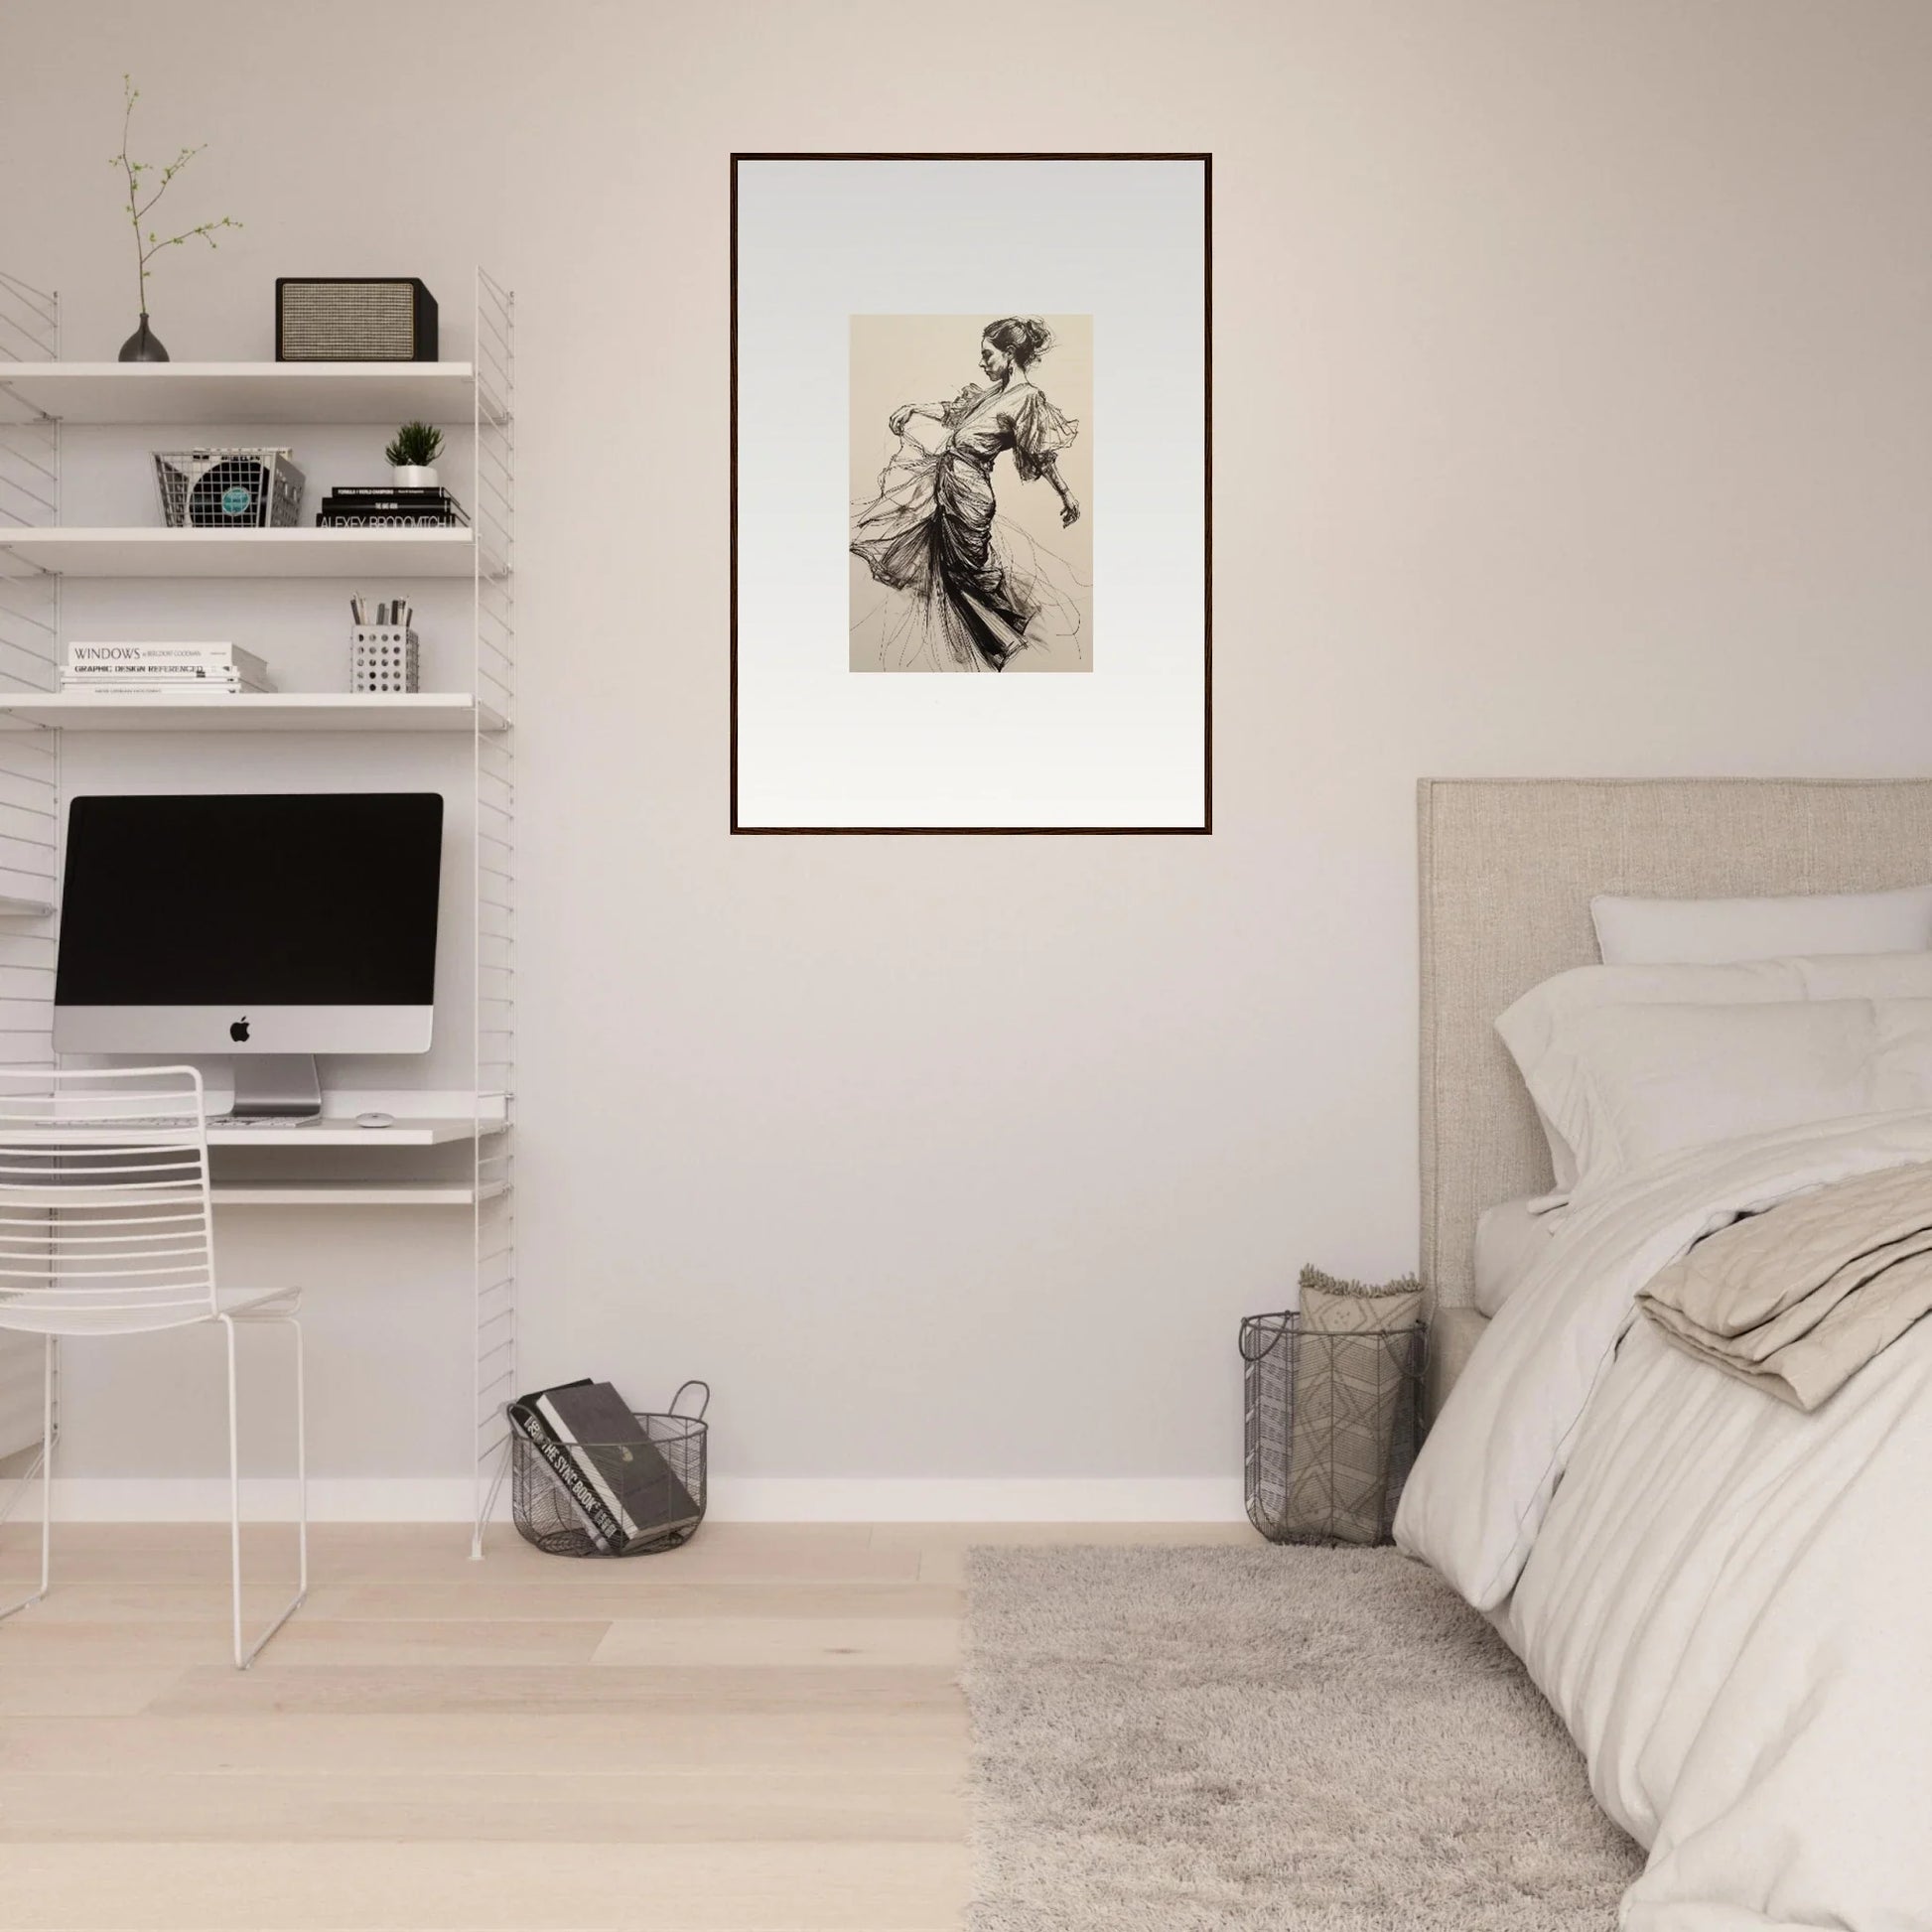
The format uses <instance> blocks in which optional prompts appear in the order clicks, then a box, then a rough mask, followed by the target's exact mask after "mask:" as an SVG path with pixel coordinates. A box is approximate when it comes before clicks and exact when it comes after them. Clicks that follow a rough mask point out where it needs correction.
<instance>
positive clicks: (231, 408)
mask: <svg viewBox="0 0 1932 1932" xmlns="http://www.w3.org/2000/svg"><path fill="white" fill-rule="evenodd" d="M475 389H476V374H475V371H474V369H473V368H472V366H471V365H470V364H469V363H468V362H146V363H143V362H9V363H5V364H0V393H8V394H12V395H14V396H16V397H18V398H19V400H20V401H22V402H23V403H25V404H27V405H28V407H29V408H32V409H38V410H39V411H40V412H41V413H42V414H43V415H47V416H58V417H60V418H61V420H62V421H63V422H67V423H197V424H214V423H376V424H384V425H387V426H389V427H392V428H393V427H394V425H395V424H397V423H401V422H406V421H409V420H411V419H412V418H414V419H420V420H421V421H423V422H429V423H446V424H453V423H458V422H463V423H467V422H469V421H470V419H471V414H472V411H473V408H474V406H475V401H474V399H475Z"/></svg>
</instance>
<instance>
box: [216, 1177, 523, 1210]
mask: <svg viewBox="0 0 1932 1932" xmlns="http://www.w3.org/2000/svg"><path fill="white" fill-rule="evenodd" d="M502 1192H503V1186H502V1183H501V1182H500V1181H497V1182H494V1183H489V1184H486V1185H485V1186H484V1187H483V1194H482V1197H483V1199H484V1200H493V1199H494V1198H495V1197H496V1196H497V1195H498V1194H500V1193H502ZM208 1198H209V1199H210V1200H212V1201H213V1203H214V1205H215V1206H216V1207H474V1206H475V1205H476V1204H477V1199H478V1190H477V1188H476V1187H475V1186H474V1185H473V1184H472V1183H470V1182H469V1181H466V1180H398V1181H377V1180H216V1181H213V1182H211V1183H210V1184H209V1187H208Z"/></svg>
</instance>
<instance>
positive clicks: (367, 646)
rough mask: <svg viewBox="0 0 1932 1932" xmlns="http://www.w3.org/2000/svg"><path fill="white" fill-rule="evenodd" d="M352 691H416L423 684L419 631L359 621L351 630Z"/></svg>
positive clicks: (350, 668)
mask: <svg viewBox="0 0 1932 1932" xmlns="http://www.w3.org/2000/svg"><path fill="white" fill-rule="evenodd" d="M348 688H349V689H350V690H351V691H416V690H420V689H421V688H422V687H421V670H420V660H419V657H418V646H417V642H416V633H415V631H413V630H403V629H400V628H398V627H397V626H396V625H394V624H385V623H357V624H351V625H350V626H349V631H348Z"/></svg>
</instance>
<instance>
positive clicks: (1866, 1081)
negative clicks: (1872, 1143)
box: [1532, 1000, 1932, 1200]
mask: <svg viewBox="0 0 1932 1932" xmlns="http://www.w3.org/2000/svg"><path fill="white" fill-rule="evenodd" d="M1532 1091H1533V1092H1534V1093H1535V1095H1536V1100H1537V1105H1538V1107H1539V1108H1540V1109H1541V1110H1542V1112H1543V1115H1544V1117H1545V1118H1546V1119H1547V1120H1548V1121H1549V1122H1550V1123H1551V1124H1552V1125H1553V1126H1555V1128H1556V1129H1557V1131H1558V1132H1559V1133H1561V1134H1562V1135H1563V1137H1564V1139H1565V1140H1566V1142H1567V1143H1568V1144H1569V1146H1570V1148H1571V1150H1572V1151H1573V1153H1574V1155H1575V1157H1576V1161H1577V1177H1576V1180H1575V1182H1574V1183H1573V1185H1572V1188H1571V1198H1572V1199H1573V1200H1581V1199H1583V1198H1584V1197H1585V1196H1587V1195H1588V1194H1591V1193H1594V1192H1596V1191H1598V1190H1599V1189H1601V1188H1603V1187H1605V1186H1607V1185H1609V1184H1610V1183H1611V1182H1612V1181H1614V1180H1617V1179H1619V1178H1620V1177H1621V1176H1622V1175H1624V1174H1626V1173H1630V1172H1631V1171H1632V1170H1633V1169H1636V1168H1640V1167H1644V1166H1647V1165H1648V1164H1649V1163H1651V1162H1653V1161H1657V1160H1660V1159H1662V1158H1663V1157H1664V1156H1665V1155H1668V1154H1675V1153H1678V1152H1680V1151H1681V1150H1683V1149H1685V1148H1693V1147H1709V1146H1712V1145H1714V1144H1716V1143H1717V1142H1720V1141H1731V1140H1736V1139H1738V1138H1740V1137H1741V1136H1743V1135H1747V1134H1765V1133H1770V1132H1771V1131H1773V1130H1774V1129H1777V1128H1785V1127H1802V1126H1806V1125H1808V1124H1810V1123H1812V1122H1814V1121H1828V1120H1844V1119H1848V1118H1850V1117H1852V1116H1854V1115H1859V1114H1888V1113H1901V1112H1907V1111H1914V1112H1916V1111H1921V1110H1925V1109H1932V1000H1811V1001H1803V1000H1798V1001H1779V1002H1774V1003H1759V1004H1755V1005H1749V1004H1747V1005H1743V1006H1627V1007H1598V1008H1595V1009H1593V1010H1590V1011H1587V1012H1578V1013H1574V1014H1571V1015H1569V1016H1567V1017H1566V1018H1565V1019H1564V1020H1563V1021H1562V1022H1561V1023H1560V1024H1559V1025H1558V1026H1557V1028H1556V1030H1555V1035H1554V1038H1553V1039H1552V1041H1551V1045H1550V1050H1549V1051H1548V1052H1547V1053H1546V1054H1545V1055H1544V1057H1543V1060H1542V1062H1541V1064H1540V1065H1539V1067H1538V1069H1537V1076H1536V1081H1535V1084H1534V1086H1533V1088H1532Z"/></svg>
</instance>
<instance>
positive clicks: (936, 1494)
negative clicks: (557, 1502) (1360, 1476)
mask: <svg viewBox="0 0 1932 1932" xmlns="http://www.w3.org/2000/svg"><path fill="white" fill-rule="evenodd" d="M294 1500H295V1498H294V1486H293V1484H292V1483H290V1482H288V1481H285V1480H274V1479H268V1478H263V1479H258V1480H253V1481H247V1482H244V1483H243V1484H242V1513H243V1514H244V1515H245V1516H247V1517H248V1518H249V1519H250V1520H277V1519H281V1518H285V1517H287V1516H288V1515H289V1514H290V1513H291V1511H292V1509H293V1506H294ZM507 1504H508V1498H507V1496H506V1495H503V1496H499V1497H498V1498H497V1511H496V1513H497V1515H498V1516H499V1517H501V1516H505V1515H507V1513H508V1508H507ZM38 1507H39V1497H38V1495H37V1494H35V1493H34V1492H33V1491H32V1490H31V1489H30V1490H29V1491H28V1492H27V1493H26V1494H23V1495H22V1496H20V1498H19V1499H18V1502H17V1504H16V1507H15V1512H14V1514H15V1520H16V1521H19V1520H20V1519H22V1518H26V1517H31V1516H32V1515H33V1514H34V1513H35V1512H36V1510H37V1509H38ZM475 1508H476V1491H475V1489H474V1487H473V1486H472V1485H471V1484H470V1483H469V1482H468V1481H466V1480H465V1479H464V1478H463V1477H461V1476H317V1477H314V1478H312V1479H311V1481H310V1483H309V1515H310V1519H311V1520H312V1521H314V1522H318V1523H467V1522H469V1521H470V1520H471V1517H472V1513H473V1512H474V1510H475ZM54 1509H55V1514H56V1517H57V1518H58V1519H59V1520H60V1521H62V1522H68V1523H225V1522H226V1521H227V1520H228V1485H227V1483H226V1482H224V1481H223V1480H221V1479H220V1478H219V1477H212V1476H210V1477H202V1476H181V1477H173V1476H164V1477H139V1476H132V1477H120V1476H57V1477H56V1478H55V1483H54ZM710 1515H711V1520H712V1521H713V1522H719V1523H1238V1522H1239V1521H1241V1518H1242V1504H1241V1483H1240V1479H1239V1478H1238V1477H1232V1476H1228V1477H1223V1476H1016V1477H988V1478H980V1477H971V1476H967V1477H950V1476H929V1477H906V1478H899V1477H872V1476H721V1477H720V1478H718V1480H716V1481H715V1482H713V1483H712V1485H711V1497H710Z"/></svg>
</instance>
